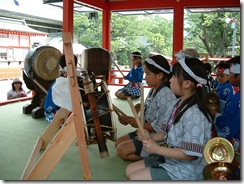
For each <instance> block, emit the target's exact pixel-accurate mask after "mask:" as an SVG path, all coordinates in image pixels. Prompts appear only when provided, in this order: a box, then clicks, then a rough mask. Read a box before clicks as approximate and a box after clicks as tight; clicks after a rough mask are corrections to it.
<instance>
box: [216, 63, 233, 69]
mask: <svg viewBox="0 0 244 184" xmlns="http://www.w3.org/2000/svg"><path fill="white" fill-rule="evenodd" d="M218 67H220V68H224V69H226V68H230V63H228V62H225V61H221V62H220V63H219V64H217V65H216V66H215V68H214V69H217V68H218Z"/></svg>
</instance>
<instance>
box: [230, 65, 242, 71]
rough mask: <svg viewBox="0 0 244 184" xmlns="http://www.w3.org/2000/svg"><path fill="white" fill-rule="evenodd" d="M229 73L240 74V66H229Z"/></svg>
mask: <svg viewBox="0 0 244 184" xmlns="http://www.w3.org/2000/svg"><path fill="white" fill-rule="evenodd" d="M230 72H232V73H234V74H240V73H241V65H240V64H238V63H233V64H231V66H230Z"/></svg>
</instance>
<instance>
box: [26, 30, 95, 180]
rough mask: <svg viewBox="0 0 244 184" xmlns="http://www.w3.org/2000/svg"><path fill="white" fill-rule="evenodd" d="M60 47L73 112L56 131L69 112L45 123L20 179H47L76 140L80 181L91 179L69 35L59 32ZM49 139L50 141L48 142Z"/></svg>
mask: <svg viewBox="0 0 244 184" xmlns="http://www.w3.org/2000/svg"><path fill="white" fill-rule="evenodd" d="M63 44H64V53H65V58H66V66H67V72H68V80H69V86H70V93H71V100H72V109H73V112H72V113H71V114H70V116H69V117H68V119H67V120H66V121H65V123H64V125H63V126H62V128H61V129H60V130H59V128H60V126H61V124H62V122H63V121H64V120H65V119H66V118H67V116H68V114H69V113H70V112H69V111H67V110H66V109H62V108H61V109H60V110H59V111H58V113H57V114H56V116H55V118H54V119H53V121H52V123H50V124H49V126H48V127H47V129H46V130H45V131H44V133H43V134H42V135H41V136H40V137H39V138H38V139H37V141H36V144H35V147H34V149H33V151H32V153H31V156H30V158H29V161H28V163H27V165H26V167H25V169H24V172H23V174H22V176H21V179H22V180H45V179H47V177H48V176H49V175H50V173H51V172H52V170H53V169H54V167H55V166H56V164H57V163H58V162H59V160H60V159H61V158H62V156H63V155H64V154H65V152H66V151H67V149H68V148H69V146H70V145H71V144H72V142H73V141H74V139H75V138H77V146H78V148H79V150H80V159H81V166H82V171H83V176H84V179H85V180H91V172H90V165H89V159H88V152H87V144H86V138H85V129H84V120H85V118H84V116H83V114H82V111H81V110H82V109H81V106H80V94H79V90H78V83H77V76H76V69H75V64H74V54H73V48H72V37H71V33H69V32H64V33H63ZM57 132H58V133H57ZM56 133H57V134H56ZM52 138H53V140H52ZM51 140H52V142H50V141H51ZM46 146H47V148H46ZM42 148H46V150H45V151H44V153H43V154H42V155H41V157H40V158H39V160H38V161H37V162H36V160H37V157H38V154H39V151H40V149H42Z"/></svg>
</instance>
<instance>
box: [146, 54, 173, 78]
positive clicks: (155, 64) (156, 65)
mask: <svg viewBox="0 0 244 184" xmlns="http://www.w3.org/2000/svg"><path fill="white" fill-rule="evenodd" d="M146 61H147V62H148V63H149V64H151V65H153V66H155V67H156V68H158V69H160V70H162V71H163V72H165V73H167V74H169V73H170V71H168V70H166V69H164V68H163V67H161V66H160V65H158V64H157V63H156V62H155V61H154V60H152V59H151V58H149V57H147V58H146Z"/></svg>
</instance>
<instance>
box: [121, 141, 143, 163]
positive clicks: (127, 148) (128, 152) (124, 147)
mask: <svg viewBox="0 0 244 184" xmlns="http://www.w3.org/2000/svg"><path fill="white" fill-rule="evenodd" d="M116 149H117V153H118V155H119V156H120V157H121V158H122V159H124V160H131V161H138V160H141V159H142V157H140V156H138V155H136V153H135V152H136V148H135V145H134V142H133V140H128V141H125V142H122V143H120V144H119V145H118V146H117V148H116Z"/></svg>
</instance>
